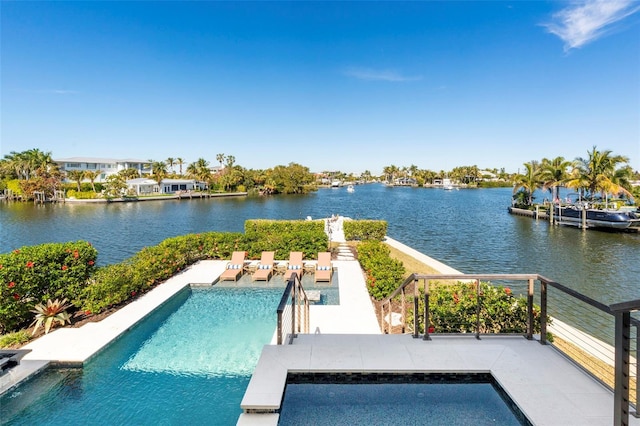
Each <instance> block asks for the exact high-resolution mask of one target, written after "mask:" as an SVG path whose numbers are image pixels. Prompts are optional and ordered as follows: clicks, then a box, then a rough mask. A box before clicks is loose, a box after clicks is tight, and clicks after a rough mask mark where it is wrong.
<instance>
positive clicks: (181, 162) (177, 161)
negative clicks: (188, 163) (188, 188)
mask: <svg viewBox="0 0 640 426" xmlns="http://www.w3.org/2000/svg"><path fill="white" fill-rule="evenodd" d="M176 164H177V165H178V167H179V168H180V176H182V166H183V165H184V160H183V159H182V158H180V157H178V158H176Z"/></svg>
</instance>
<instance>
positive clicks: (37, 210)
mask: <svg viewBox="0 0 640 426" xmlns="http://www.w3.org/2000/svg"><path fill="white" fill-rule="evenodd" d="M510 200H511V189H510V188H497V189H479V190H478V189H468V190H459V191H444V190H441V189H424V188H400V187H396V188H387V187H385V186H383V185H380V184H372V185H363V186H357V187H356V191H355V193H348V192H347V190H346V188H336V189H320V190H319V191H318V192H317V193H314V194H310V195H307V196H274V197H259V198H227V199H208V200H182V201H174V200H171V201H149V202H138V203H112V204H97V205H86V204H85V205H78V204H55V205H53V204H52V205H43V206H34V205H33V204H30V203H0V252H8V251H10V250H13V249H15V248H18V247H20V246H24V245H33V244H40V243H44V242H58V241H72V240H80V239H82V240H87V241H90V242H91V243H92V244H93V245H94V246H95V247H96V248H97V249H98V253H99V257H98V259H99V263H100V264H103V265H104V264H108V263H114V262H119V261H121V260H123V259H125V258H127V257H129V256H131V255H132V254H134V253H135V252H136V251H138V250H139V249H140V248H142V247H144V246H149V245H154V244H157V243H159V242H160V241H162V240H163V239H165V238H168V237H172V236H176V235H183V234H187V233H193V232H204V231H238V232H243V229H244V221H245V220H247V219H257V218H265V219H304V218H305V217H307V216H312V217H313V218H322V217H329V216H331V215H332V214H340V215H342V216H348V217H352V218H354V219H384V220H386V221H387V222H388V224H389V227H388V235H389V236H391V237H392V238H394V239H396V240H399V241H401V242H403V243H405V244H407V245H409V246H411V247H413V248H415V249H417V250H419V251H421V252H423V253H425V254H427V255H429V256H431V257H433V258H435V259H438V260H440V261H442V262H444V263H446V264H448V265H450V266H452V267H454V268H456V269H458V270H460V271H462V272H465V273H540V274H542V275H545V276H547V277H549V278H552V279H555V280H556V281H558V282H560V283H562V284H565V285H567V286H569V287H571V288H574V289H576V290H578V291H579V292H581V293H583V294H586V295H588V296H590V297H592V298H594V299H596V300H599V301H602V302H604V303H606V304H609V303H613V302H619V301H625V300H631V299H638V298H640V279H639V277H640V234H617V233H607V232H599V231H587V232H582V231H580V230H578V229H575V228H570V227H560V226H554V227H551V226H549V224H548V223H547V222H546V221H535V220H532V219H530V218H523V217H518V216H512V215H509V214H508V213H507V206H509V205H510Z"/></svg>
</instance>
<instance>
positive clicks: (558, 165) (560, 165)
mask: <svg viewBox="0 0 640 426" xmlns="http://www.w3.org/2000/svg"><path fill="white" fill-rule="evenodd" d="M571 166H573V162H572V161H567V160H565V159H564V157H556V158H554V159H553V160H548V159H546V158H543V159H542V166H541V169H540V178H541V179H542V183H543V184H542V189H544V190H545V191H546V190H548V189H551V199H552V200H556V199H557V198H558V187H560V186H562V185H564V184H565V182H566V181H567V180H568V178H569V174H568V172H567V170H568V169H569V167H571Z"/></svg>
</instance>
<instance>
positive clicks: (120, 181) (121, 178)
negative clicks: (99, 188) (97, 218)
mask: <svg viewBox="0 0 640 426" xmlns="http://www.w3.org/2000/svg"><path fill="white" fill-rule="evenodd" d="M127 170H134V169H126V170H122V171H121V172H120V173H117V174H114V175H109V176H107V178H106V182H105V185H104V193H105V195H106V196H107V197H110V198H118V197H121V196H122V194H124V192H125V191H126V189H127V182H126V180H125V179H126V178H125V174H126V171H127ZM123 172H125V173H123Z"/></svg>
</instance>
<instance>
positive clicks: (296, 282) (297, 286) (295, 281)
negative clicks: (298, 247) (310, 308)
mask: <svg viewBox="0 0 640 426" xmlns="http://www.w3.org/2000/svg"><path fill="white" fill-rule="evenodd" d="M293 274H294V277H293V285H294V287H295V289H296V310H297V312H298V322H296V335H297V334H298V333H300V331H301V327H302V321H300V320H301V319H302V316H301V315H302V314H301V311H302V310H301V308H300V300H301V295H300V281H299V280H298V275H297V273H296V272H294V273H293Z"/></svg>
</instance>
